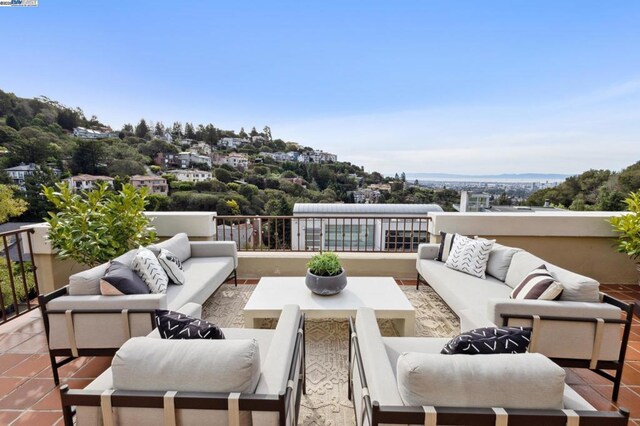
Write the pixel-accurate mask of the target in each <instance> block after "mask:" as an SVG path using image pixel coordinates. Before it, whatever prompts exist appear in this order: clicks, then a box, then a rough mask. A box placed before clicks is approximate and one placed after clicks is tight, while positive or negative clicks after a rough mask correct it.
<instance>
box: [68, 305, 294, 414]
mask: <svg viewBox="0 0 640 426" xmlns="http://www.w3.org/2000/svg"><path fill="white" fill-rule="evenodd" d="M181 312H182V313H185V314H188V315H191V316H194V317H198V318H199V317H200V315H201V306H199V305H197V304H195V303H189V304H187V305H185V306H184V307H183V308H182V309H181ZM222 331H223V332H224V335H225V339H223V340H206V339H204V340H202V339H196V340H172V339H160V335H159V333H158V332H157V330H154V331H152V332H151V334H150V335H149V336H147V337H136V338H132V339H130V340H129V341H127V342H126V343H125V344H124V345H123V346H122V348H120V349H119V350H118V351H117V352H116V354H115V356H114V358H113V361H112V364H111V367H110V368H109V369H107V370H106V371H105V372H104V373H102V374H101V375H100V376H98V377H97V378H96V379H95V380H94V381H92V382H91V383H90V384H89V385H87V386H86V387H85V388H84V389H82V390H70V389H69V388H68V387H67V386H66V385H63V386H61V388H60V396H61V401H62V408H63V414H64V421H65V425H68V426H71V425H73V424H77V425H79V426H87V425H94V426H98V425H105V426H109V425H114V424H118V425H123V426H127V425H131V426H145V425H159V424H165V425H176V424H181V425H203V424H207V425H224V426H227V425H229V426H240V425H251V424H253V425H261V426H262V425H264V426H276V425H280V426H285V425H295V424H297V418H298V412H299V408H300V398H301V394H302V393H304V392H305V389H304V381H305V376H304V355H305V354H304V315H302V314H301V312H300V308H299V307H298V306H297V305H286V306H284V308H283V310H282V313H281V315H280V318H279V320H278V324H277V326H276V328H275V330H262V329H246V328H223V329H222ZM74 407H75V412H76V416H75V421H76V423H74Z"/></svg>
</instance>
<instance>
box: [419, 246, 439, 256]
mask: <svg viewBox="0 0 640 426" xmlns="http://www.w3.org/2000/svg"><path fill="white" fill-rule="evenodd" d="M439 250H440V244H427V243H422V244H420V245H418V259H431V260H433V259H435V258H436V257H438V251H439Z"/></svg>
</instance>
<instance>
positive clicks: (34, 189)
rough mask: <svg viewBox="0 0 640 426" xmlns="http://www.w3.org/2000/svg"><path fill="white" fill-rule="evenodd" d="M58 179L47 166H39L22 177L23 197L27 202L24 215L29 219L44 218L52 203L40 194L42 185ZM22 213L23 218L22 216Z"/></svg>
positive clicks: (54, 182)
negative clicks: (31, 172) (27, 205)
mask: <svg viewBox="0 0 640 426" xmlns="http://www.w3.org/2000/svg"><path fill="white" fill-rule="evenodd" d="M58 181H59V179H58V177H57V176H56V174H55V173H54V172H53V170H51V169H50V168H49V167H44V166H41V167H39V168H38V169H37V170H36V171H34V172H33V174H31V175H30V176H27V177H26V178H25V179H24V188H25V191H24V194H23V195H24V199H25V201H26V202H27V203H28V204H29V208H28V210H27V211H26V212H25V215H26V216H27V218H28V219H31V220H44V219H45V218H46V217H47V215H48V213H49V212H50V211H52V210H53V208H54V206H53V204H52V203H51V202H50V201H49V200H47V199H46V197H44V196H43V194H42V187H43V186H53V185H55V184H56V182H58ZM25 215H23V218H24V216H25Z"/></svg>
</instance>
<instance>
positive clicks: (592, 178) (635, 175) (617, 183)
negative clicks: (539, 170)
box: [527, 161, 640, 211]
mask: <svg viewBox="0 0 640 426" xmlns="http://www.w3.org/2000/svg"><path fill="white" fill-rule="evenodd" d="M638 189H640V161H638V162H636V163H635V164H632V165H631V166H629V167H627V168H625V169H623V170H621V171H620V172H612V171H610V170H588V171H586V172H584V173H582V174H580V175H577V176H571V177H569V178H567V179H566V180H565V181H564V182H562V183H560V184H558V185H557V186H556V187H554V188H546V189H542V190H539V191H536V192H534V193H533V194H531V196H530V197H529V198H528V200H527V204H528V205H532V206H541V205H543V204H544V203H545V201H546V200H548V201H549V202H550V203H551V204H554V205H556V206H558V207H564V208H568V209H570V210H601V211H620V210H624V209H625V204H624V199H625V198H626V197H627V196H628V194H629V193H630V192H634V191H637V190H638Z"/></svg>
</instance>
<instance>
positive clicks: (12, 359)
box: [0, 353, 31, 374]
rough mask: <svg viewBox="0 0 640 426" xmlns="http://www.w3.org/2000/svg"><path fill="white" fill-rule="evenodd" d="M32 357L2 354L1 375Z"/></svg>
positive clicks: (0, 360)
mask: <svg viewBox="0 0 640 426" xmlns="http://www.w3.org/2000/svg"><path fill="white" fill-rule="evenodd" d="M29 357H31V355H29V354H3V353H0V374H2V373H4V372H5V371H7V370H8V369H10V368H13V367H15V366H17V365H18V364H20V363H21V362H23V361H25V360H26V359H28V358H29Z"/></svg>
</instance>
